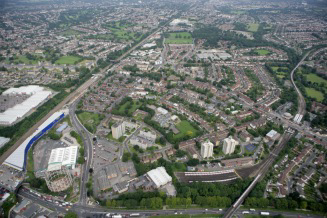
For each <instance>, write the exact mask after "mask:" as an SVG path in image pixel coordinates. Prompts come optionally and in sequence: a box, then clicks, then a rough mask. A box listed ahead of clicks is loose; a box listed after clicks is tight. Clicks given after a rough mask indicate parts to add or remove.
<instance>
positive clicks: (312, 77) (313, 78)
mask: <svg viewBox="0 0 327 218" xmlns="http://www.w3.org/2000/svg"><path fill="white" fill-rule="evenodd" d="M305 76H306V78H307V80H308V81H310V82H312V83H317V84H319V85H320V84H322V83H323V84H325V86H326V87H327V80H325V79H324V78H322V77H320V76H318V75H317V74H314V73H309V74H306V75H305Z"/></svg>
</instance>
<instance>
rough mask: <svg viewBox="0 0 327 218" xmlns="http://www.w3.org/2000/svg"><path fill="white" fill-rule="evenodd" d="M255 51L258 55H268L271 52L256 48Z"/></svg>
mask: <svg viewBox="0 0 327 218" xmlns="http://www.w3.org/2000/svg"><path fill="white" fill-rule="evenodd" d="M255 52H257V53H258V54H259V55H269V54H270V53H271V52H270V51H269V50H266V49H256V50H255Z"/></svg>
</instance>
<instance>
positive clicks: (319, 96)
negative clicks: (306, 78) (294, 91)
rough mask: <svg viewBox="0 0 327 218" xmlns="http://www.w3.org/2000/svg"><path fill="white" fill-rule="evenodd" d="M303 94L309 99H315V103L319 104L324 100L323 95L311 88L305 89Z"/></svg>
mask: <svg viewBox="0 0 327 218" xmlns="http://www.w3.org/2000/svg"><path fill="white" fill-rule="evenodd" d="M305 92H306V93H307V95H308V96H309V97H311V98H315V99H317V101H319V102H321V101H322V100H324V94H323V93H322V92H320V91H317V90H315V89H313V88H307V87H305Z"/></svg>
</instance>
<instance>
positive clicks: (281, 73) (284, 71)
mask: <svg viewBox="0 0 327 218" xmlns="http://www.w3.org/2000/svg"><path fill="white" fill-rule="evenodd" d="M271 69H272V70H273V71H274V72H275V73H276V74H277V77H278V78H281V79H283V78H285V77H286V75H288V74H289V73H288V71H289V69H288V68H287V67H278V66H274V67H271Z"/></svg>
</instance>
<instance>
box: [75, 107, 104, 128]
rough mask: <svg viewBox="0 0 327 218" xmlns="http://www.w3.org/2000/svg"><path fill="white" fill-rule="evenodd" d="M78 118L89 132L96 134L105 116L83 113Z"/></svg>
mask: <svg viewBox="0 0 327 218" xmlns="http://www.w3.org/2000/svg"><path fill="white" fill-rule="evenodd" d="M77 117H78V119H79V120H80V121H81V123H82V124H83V126H85V128H86V129H87V130H88V131H90V132H91V133H95V132H96V130H97V126H98V125H99V124H100V122H101V120H102V119H103V118H104V115H102V114H96V113H91V112H86V111H83V112H81V113H79V114H77Z"/></svg>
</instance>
